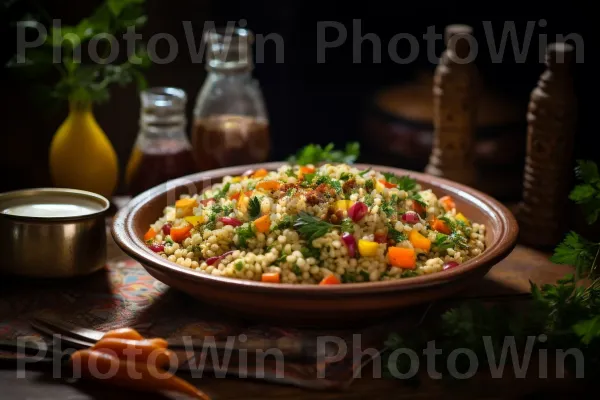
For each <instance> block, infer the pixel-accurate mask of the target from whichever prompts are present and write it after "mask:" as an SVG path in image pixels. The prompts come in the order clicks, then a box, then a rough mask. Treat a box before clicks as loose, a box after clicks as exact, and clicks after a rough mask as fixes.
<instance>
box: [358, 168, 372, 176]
mask: <svg viewBox="0 0 600 400" xmlns="http://www.w3.org/2000/svg"><path fill="white" fill-rule="evenodd" d="M370 171H371V167H369V168H367V169H365V170H364V171H361V172H359V173H358V175H359V176H365V175H366V174H368V173H369V172H370Z"/></svg>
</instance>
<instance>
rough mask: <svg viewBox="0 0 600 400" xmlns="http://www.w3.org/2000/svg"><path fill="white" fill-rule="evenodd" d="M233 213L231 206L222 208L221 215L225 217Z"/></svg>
mask: <svg viewBox="0 0 600 400" xmlns="http://www.w3.org/2000/svg"><path fill="white" fill-rule="evenodd" d="M232 212H233V206H230V205H227V206H223V215H225V216H227V215H229V214H231V213H232Z"/></svg>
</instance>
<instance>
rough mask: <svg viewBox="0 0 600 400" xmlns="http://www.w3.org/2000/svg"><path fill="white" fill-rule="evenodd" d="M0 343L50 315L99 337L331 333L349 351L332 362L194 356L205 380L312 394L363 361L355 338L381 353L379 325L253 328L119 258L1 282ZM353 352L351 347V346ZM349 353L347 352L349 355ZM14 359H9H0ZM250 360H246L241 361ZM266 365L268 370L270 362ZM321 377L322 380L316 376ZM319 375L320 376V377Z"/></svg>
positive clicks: (344, 378)
mask: <svg viewBox="0 0 600 400" xmlns="http://www.w3.org/2000/svg"><path fill="white" fill-rule="evenodd" d="M0 293H1V296H0V339H14V338H17V337H22V336H39V335H38V334H37V333H36V332H35V331H34V330H32V328H31V327H30V326H29V324H28V322H27V321H28V318H29V317H31V316H32V315H33V314H34V313H38V312H44V313H52V314H54V315H56V316H57V317H59V318H61V319H62V320H65V321H69V322H72V323H75V324H77V325H79V326H82V327H87V328H92V329H98V330H102V331H106V330H109V329H113V328H117V327H125V326H130V327H134V328H136V329H137V330H139V331H140V332H141V333H142V334H144V335H145V336H151V337H156V336H159V337H181V336H183V335H185V336H192V337H194V338H205V339H206V338H211V337H213V338H214V339H215V340H225V339H226V338H227V337H231V336H236V337H237V335H240V334H245V335H246V336H247V337H248V338H250V337H253V338H270V339H276V338H281V337H286V336H287V337H300V336H301V335H302V337H307V336H308V337H312V338H314V339H315V340H316V337H317V336H319V335H335V336H337V337H340V338H343V340H344V341H345V342H346V343H347V346H348V349H349V351H347V356H346V357H344V358H343V359H342V360H340V361H337V362H332V363H325V364H321V365H320V366H319V365H317V363H302V362H293V361H285V359H284V362H282V363H281V362H275V360H274V358H273V359H270V358H269V357H268V356H267V357H265V362H264V365H265V367H264V375H262V376H261V373H262V371H259V370H258V369H257V368H256V367H255V364H253V363H251V362H247V363H243V362H240V361H239V360H238V359H237V358H236V357H232V358H231V359H229V360H227V359H226V358H225V357H216V358H215V357H211V356H209V354H210V351H209V350H207V351H206V352H205V353H204V354H202V357H201V358H200V361H201V362H206V364H204V369H203V371H210V373H212V374H216V375H217V376H219V375H220V374H226V375H233V376H238V377H242V378H243V377H249V378H262V379H266V380H270V381H275V382H278V383H284V384H292V385H297V386H301V387H306V388H313V389H328V388H335V387H345V386H347V385H349V384H350V383H351V382H352V380H353V376H355V373H356V372H358V371H359V370H360V366H361V364H363V365H364V364H365V362H368V360H369V357H368V356H365V357H363V358H362V360H361V359H360V358H359V357H356V354H360V352H359V351H360V349H359V348H358V346H359V345H356V344H355V341H353V335H354V334H361V343H360V347H361V348H362V349H365V348H367V347H368V348H372V349H373V348H381V346H382V338H383V335H382V333H383V332H384V327H383V326H376V327H370V328H368V329H364V330H363V329H349V330H344V331H341V332H332V331H327V332H322V331H308V330H298V329H289V328H285V327H276V326H268V325H264V324H263V325H256V324H253V323H251V322H245V321H243V320H238V319H235V318H231V317H226V316H224V315H222V314H221V313H220V312H219V311H218V310H215V309H213V308H212V307H210V306H207V305H205V304H203V303H201V302H199V301H198V300H195V299H193V298H191V297H188V296H187V295H185V294H183V293H181V292H178V291H176V290H173V289H170V288H169V287H167V286H166V285H164V284H162V283H161V282H159V281H157V280H155V279H154V278H152V277H151V276H150V275H148V274H147V273H146V271H145V270H144V269H143V268H142V266H141V265H140V264H138V263H137V262H135V261H134V260H132V259H129V258H126V257H119V258H116V259H113V260H111V261H110V262H109V263H108V264H107V266H106V268H105V269H104V270H102V271H100V272H98V273H95V274H93V275H91V276H88V277H83V278H76V279H70V280H58V281H54V280H44V281H32V280H25V279H14V280H13V279H12V278H11V279H4V280H3V281H2V282H1V283H0ZM353 346H354V348H353ZM351 350H353V351H351ZM3 356H4V357H14V355H13V354H7V353H4V354H3ZM248 358H249V359H250V357H248ZM269 362H271V364H269ZM323 371H324V374H323ZM323 375H324V377H323Z"/></svg>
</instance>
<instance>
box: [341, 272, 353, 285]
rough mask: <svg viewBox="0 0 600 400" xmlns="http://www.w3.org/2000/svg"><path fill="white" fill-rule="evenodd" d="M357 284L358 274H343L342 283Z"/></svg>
mask: <svg viewBox="0 0 600 400" xmlns="http://www.w3.org/2000/svg"><path fill="white" fill-rule="evenodd" d="M354 282H356V274H354V273H352V272H348V271H346V272H344V273H343V274H342V283H354Z"/></svg>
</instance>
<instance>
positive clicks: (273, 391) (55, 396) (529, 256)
mask: <svg viewBox="0 0 600 400" xmlns="http://www.w3.org/2000/svg"><path fill="white" fill-rule="evenodd" d="M118 255H120V250H119V249H118V248H117V247H116V246H115V244H114V242H112V239H110V238H109V257H114V256H118ZM569 270H570V269H569V268H568V267H565V266H558V265H554V264H552V263H550V262H549V261H548V254H545V253H542V252H539V251H536V250H533V249H530V248H527V247H524V246H517V247H516V248H515V250H514V251H513V253H512V254H511V255H510V256H509V257H508V258H506V259H505V260H504V261H502V262H501V263H500V264H498V265H496V266H495V267H494V268H493V269H492V270H491V271H490V273H489V274H488V275H487V276H486V277H485V278H484V279H483V280H482V281H481V283H480V284H478V285H476V286H474V287H472V288H470V289H469V290H467V291H465V292H463V293H460V294H459V295H457V296H455V297H454V298H452V299H448V300H445V301H444V302H451V303H455V302H460V301H462V300H464V299H468V298H471V299H480V300H485V301H503V302H504V301H509V302H523V301H527V299H528V292H529V280H532V281H534V282H536V283H540V284H541V283H552V282H554V281H555V280H556V279H558V278H560V277H561V276H563V275H564V274H565V273H568V272H569ZM429 317H430V316H428V318H429ZM431 317H432V318H433V317H434V315H431ZM533 364H534V363H532V365H533ZM535 365H537V363H535ZM549 371H553V368H551V367H549ZM528 372H529V373H530V374H531V376H532V377H531V378H526V379H517V378H515V377H514V374H510V373H507V374H506V376H505V377H504V378H502V379H492V378H491V377H489V376H487V375H486V374H483V373H482V374H478V375H476V376H475V377H473V378H471V379H469V380H466V381H462V382H458V383H456V384H453V385H452V386H448V384H447V383H441V382H440V381H434V380H424V381H423V383H422V384H421V385H420V386H419V387H418V388H411V387H409V386H408V385H405V384H404V383H403V382H401V381H398V380H394V379H385V378H379V379H375V378H373V374H372V372H371V371H370V369H368V368H367V370H365V371H364V372H363V377H362V378H358V379H356V380H355V381H354V382H353V383H352V385H350V386H349V387H348V388H347V389H346V390H345V391H343V392H340V391H332V392H315V391H310V390H305V389H299V388H296V387H293V386H284V385H276V384H272V383H266V382H260V381H253V380H249V379H239V378H227V379H224V378H216V377H211V376H205V377H203V378H202V379H198V380H193V382H194V384H196V385H197V386H199V387H200V388H202V389H203V390H204V391H206V392H207V393H208V394H209V395H210V396H211V397H212V398H213V399H215V400H218V399H275V398H285V399H305V398H310V399H334V398H346V399H366V398H370V399H388V398H398V399H404V398H488V399H489V398H526V397H528V396H532V395H534V396H535V397H537V396H540V395H543V394H551V397H554V396H556V395H559V394H561V393H563V394H564V395H567V393H568V394H570V395H572V394H574V393H575V391H576V390H583V388H582V387H581V385H579V384H576V383H574V382H573V381H572V380H570V379H566V378H563V379H557V378H552V376H553V374H552V373H549V374H548V376H549V378H547V379H539V378H534V377H533V376H536V375H537V374H536V373H535V369H533V368H532V369H530V371H528ZM26 375H27V376H26V378H17V373H16V371H15V370H14V369H10V368H3V369H0V388H2V389H1V394H0V399H6V400H8V399H10V400H13V399H15V400H16V399H19V400H21V399H27V400H62V399H70V400H80V399H81V400H84V399H108V398H110V399H112V400H118V399H128V398H132V397H134V396H133V395H132V393H131V392H126V391H116V390H114V389H111V388H109V387H105V386H104V387H103V386H102V384H90V383H86V384H68V383H66V382H63V381H60V380H57V379H56V380H55V379H52V378H51V376H50V375H49V374H48V373H44V372H40V371H28V372H27V374H26ZM369 375H370V377H369ZM144 397H145V398H147V399H175V398H177V399H179V398H183V397H164V396H161V395H144ZM554 398H556V397H554Z"/></svg>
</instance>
